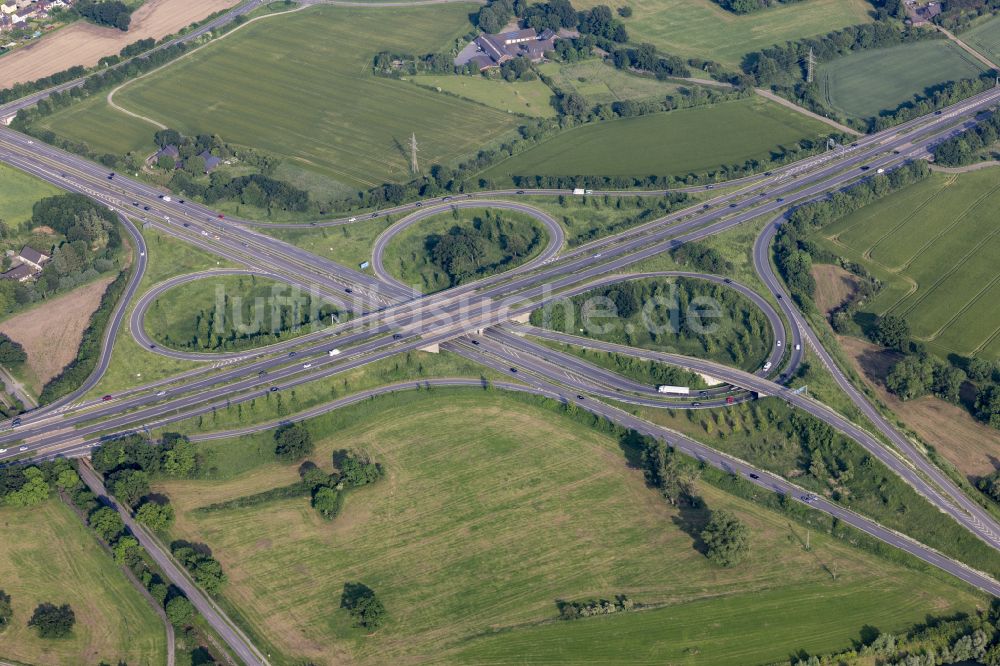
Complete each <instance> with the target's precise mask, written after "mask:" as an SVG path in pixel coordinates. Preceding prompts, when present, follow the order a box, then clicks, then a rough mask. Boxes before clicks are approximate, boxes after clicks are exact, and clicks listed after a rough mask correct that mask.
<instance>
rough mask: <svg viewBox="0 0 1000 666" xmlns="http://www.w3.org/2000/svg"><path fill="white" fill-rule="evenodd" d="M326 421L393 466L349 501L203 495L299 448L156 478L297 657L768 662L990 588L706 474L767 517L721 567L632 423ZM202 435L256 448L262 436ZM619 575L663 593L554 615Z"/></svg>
mask: <svg viewBox="0 0 1000 666" xmlns="http://www.w3.org/2000/svg"><path fill="white" fill-rule="evenodd" d="M375 413H377V414H378V415H379V418H378V420H377V421H375V420H372V419H371V416H372V415H373V414H375ZM470 422H473V423H477V424H479V425H478V426H477V431H476V432H475V433H474V434H470V433H469V430H468V428H467V427H466V426H467V424H468V423H470ZM309 427H310V429H311V430H312V431H313V432H314V433H315V434H316V435H317V440H318V441H317V447H316V451H315V452H314V454H313V455H312V456H311V459H312V460H314V461H316V462H317V463H318V464H319V465H320V466H321V467H322V468H324V469H326V470H329V469H331V462H330V461H331V454H332V452H333V451H334V450H336V449H340V448H342V447H344V446H345V445H347V446H350V447H353V448H355V449H359V450H363V451H366V452H368V453H369V454H370V455H371V456H372V457H373V459H374V460H376V461H378V462H380V463H381V464H383V465H384V466H385V469H386V470H387V478H385V479H384V480H382V481H379V482H378V483H376V484H374V485H372V486H368V487H365V488H362V489H359V490H356V491H352V493H351V494H350V495H349V496H348V498H347V502H346V504H345V506H344V509H343V511H342V513H341V514H340V515H339V516H338V517H337V518H336V519H335V520H334V521H333V522H326V521H323V520H322V519H321V518H320V517H319V516H318V515H317V513H316V512H315V511H314V510H313V509H312V508H311V507H309V505H308V501H307V500H306V499H305V498H296V499H290V500H281V501H277V502H273V503H270V504H266V505H259V506H256V507H253V508H246V509H238V510H224V511H217V512H210V513H199V512H195V511H194V510H195V509H196V508H198V507H201V506H205V505H208V504H211V503H214V502H219V501H223V500H227V499H233V498H236V497H241V496H244V495H247V494H251V493H256V492H260V491H263V490H266V489H269V488H272V487H276V486H279V485H284V484H287V483H290V482H292V481H294V480H296V478H297V472H296V470H297V464H278V463H274V462H261V463H260V464H258V465H257V466H256V467H253V468H250V469H244V471H243V473H241V474H239V475H236V476H230V475H228V474H227V473H226V471H225V470H224V469H220V470H217V472H218V474H217V475H216V476H217V477H218V478H214V479H206V480H195V481H170V482H161V483H158V484H156V488H155V489H156V490H158V491H161V492H164V493H166V494H167V495H169V496H170V498H171V500H172V502H173V504H174V505H175V507H177V510H178V520H177V524H176V526H175V528H174V530H173V532H174V533H173V535H172V536H175V537H177V538H185V539H189V540H194V541H199V542H204V543H207V544H209V545H210V546H211V548H212V551H213V554H214V556H215V557H217V558H218V559H219V560H220V561H221V562H222V565H223V567H224V569H225V570H226V572H227V574H228V576H229V582H227V583H226V587H225V588H224V590H223V595H224V602H225V604H226V605H227V607H236V608H238V609H239V611H240V615H241V616H242V618H243V621H244V623H245V624H247V625H248V626H249V628H250V630H251V633H252V634H253V635H254V636H256V637H257V638H258V642H259V644H261V645H262V646H264V647H266V649H267V650H268V651H269V652H271V653H272V654H275V655H282V657H283V658H282V659H279V661H283V662H292V661H297V660H303V659H308V660H312V661H314V662H315V663H317V664H329V663H334V662H344V661H355V662H359V663H387V662H394V663H399V662H404V661H417V660H423V659H427V658H431V657H433V660H435V661H445V662H454V663H470V662H479V663H483V662H496V661H498V660H500V661H504V662H510V661H518V662H531V663H539V662H551V661H561V662H571V663H572V662H576V663H579V662H581V661H593V660H595V659H596V660H608V659H612V658H613V659H621V658H627V659H630V660H632V661H637V662H639V661H647V662H648V661H656V662H658V663H663V662H672V663H678V662H686V661H688V660H690V659H691V655H694V654H698V655H699V656H700V659H703V660H705V662H706V663H713V664H716V663H718V664H747V663H768V662H773V661H779V660H784V659H787V658H788V655H789V654H793V653H795V654H798V653H799V651H800V650H802V651H806V652H825V651H829V650H834V649H840V648H846V647H849V646H850V644H851V642H852V641H856V640H858V638H859V632H860V631H861V630H862V627H864V626H865V625H866V624H870V623H871V622H872V618H877V620H878V628H879V629H880V630H882V631H896V632H898V631H901V630H904V629H905V628H906V627H908V626H910V625H912V624H913V623H915V622H919V621H923V620H924V619H925V617H926V616H927V615H928V614H930V615H935V616H939V615H947V614H950V613H954V612H959V611H964V612H971V610H972V608H973V607H974V605H975V604H976V603H981V600H980V597H979V596H978V595H976V594H973V593H970V592H969V591H967V590H966V589H965V588H963V587H960V586H958V585H956V584H953V583H951V582H946V581H945V580H944V579H942V578H938V577H936V576H931V575H927V574H923V573H918V572H916V571H913V570H909V569H906V568H903V567H900V566H898V565H895V564H892V563H890V562H888V561H886V560H881V559H878V558H876V557H874V556H872V555H869V554H867V553H864V552H862V551H858V550H855V549H853V548H851V547H849V546H847V545H846V544H844V543H842V542H837V541H833V540H831V539H829V538H827V537H826V536H825V535H823V534H820V533H816V532H814V533H813V534H812V535H811V549H810V550H808V551H807V550H806V549H805V548H804V547H803V545H804V539H805V529H804V528H803V527H800V526H798V525H796V524H792V523H790V522H789V520H788V519H787V518H786V517H782V516H778V515H776V514H773V513H771V512H770V511H768V510H766V509H763V508H762V507H759V506H757V505H754V504H751V503H749V502H746V501H743V500H738V499H735V498H734V497H732V496H729V495H727V494H724V493H722V492H720V491H718V490H716V489H714V488H712V487H710V486H707V485H705V484H700V485H699V488H698V492H699V494H700V495H701V496H702V497H703V499H704V500H705V502H706V504H707V506H709V507H711V508H713V509H719V508H726V509H729V510H731V511H734V512H735V513H737V514H738V515H739V516H740V518H741V519H742V520H744V521H745V522H746V523H747V524H748V525H749V526H750V528H751V530H752V535H753V536H752V540H753V541H752V550H751V555H750V558H749V560H748V561H747V562H746V563H744V564H742V565H740V566H738V567H736V568H734V569H728V570H721V569H718V568H715V567H714V566H712V565H710V564H709V563H708V562H707V560H706V559H705V558H704V556H703V555H701V554H700V553H699V552H698V551H697V550H696V549H695V548H694V547H693V542H692V538H691V536H689V534H688V532H687V531H690V530H692V529H699V527H698V526H700V525H701V524H703V521H704V520H705V513H704V511H703V510H685V511H683V512H678V511H677V510H675V509H672V508H670V507H669V506H668V505H667V504H666V503H665V502H664V501H663V500H662V499H661V498H660V497H659V496H658V495H657V493H655V492H654V491H652V490H650V489H649V488H647V487H646V486H645V483H644V481H643V477H642V474H641V473H640V472H639V471H638V470H635V469H633V468H630V467H629V466H628V464H627V461H626V456H625V454H624V453H623V451H622V448H621V446H622V445H621V444H620V443H619V441H618V440H617V439H616V438H613V437H610V436H608V435H605V434H601V433H598V432H597V431H595V430H593V429H591V428H589V427H585V426H583V425H580V424H578V423H577V422H575V421H573V420H571V419H569V418H568V417H565V416H561V415H556V414H554V413H553V412H552V411H550V410H548V409H544V408H542V407H539V406H536V405H533V404H526V403H525V402H522V401H520V400H518V399H516V398H514V397H511V396H506V395H503V394H500V393H493V392H484V391H482V390H464V391H460V390H445V389H433V390H431V391H428V392H420V393H411V394H399V395H395V396H390V397H388V398H384V399H378V400H376V401H374V402H369V403H365V404H362V405H357V406H355V407H352V408H348V409H347V410H344V411H341V412H337V413H334V414H331V415H328V416H325V417H321V418H319V419H317V420H315V421H313V422H312V423H310V424H309ZM265 437H267V436H266V435H261V436H258V437H257V445H259V444H260V443H262V442H263V441H264V438H265ZM202 446H203V447H206V451H205V452H206V453H207V454H208V455H209V456H210V457H212V456H213V454H212V452H213V451H218V452H220V453H222V452H225V453H224V456H225V457H229V458H232V459H233V460H237V459H239V458H245V457H246V456H241V455H240V451H242V450H244V449H245V448H246V447H249V449H250V450H251V456H252V449H253V447H254V446H255V440H253V439H248V440H235V441H220V442H213V443H210V444H205V445H202ZM237 464H242V461H240V462H239V463H237ZM622 516H628V520H622ZM686 530H687V531H686ZM386 553H392V556H391V557H387V556H386ZM348 581H361V582H363V583H364V584H366V585H368V586H370V587H371V588H372V589H374V590H376V592H377V594H378V596H379V598H380V599H382V600H383V602H384V604H385V606H386V609H387V612H388V622H387V624H386V625H385V626H384V627H382V628H381V629H380V630H379V631H378V632H375V633H373V634H369V635H365V634H364V633H363V632H361V631H360V630H357V629H351V628H350V626H349V625H350V622H349V620H348V618H347V617H346V615H345V614H344V612H343V611H339V610H338V609H337V605H338V599H339V597H340V594H341V591H342V589H343V587H344V584H345V582H348ZM616 594H627V595H628V596H629V597H630V598H631V599H634V600H635V601H637V602H639V603H643V604H648V605H651V606H656V607H657V608H656V609H655V610H648V611H641V612H635V613H630V614H627V615H622V616H619V617H614V618H594V619H585V620H579V621H576V622H559V621H553V620H554V619H555V618H556V617H557V616H558V611H557V608H556V604H555V602H556V600H558V599H566V600H580V601H583V600H587V599H590V598H593V597H598V598H601V597H603V598H613V597H614V595H616ZM802 608H808V609H809V612H808V613H803V612H801V609H802ZM720 618H721V619H720ZM761 627H766V628H767V631H766V632H762V631H761V630H760V629H761ZM638 635H642V636H643V639H642V640H638V639H635V637H636V636H638ZM612 655H613V656H612Z"/></svg>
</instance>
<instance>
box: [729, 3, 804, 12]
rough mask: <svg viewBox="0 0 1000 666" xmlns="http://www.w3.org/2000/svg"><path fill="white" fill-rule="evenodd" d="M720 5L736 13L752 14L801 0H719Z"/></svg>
mask: <svg viewBox="0 0 1000 666" xmlns="http://www.w3.org/2000/svg"><path fill="white" fill-rule="evenodd" d="M717 2H718V3H719V6H720V7H722V8H723V9H726V10H729V11H731V12H732V13H734V14H750V13H753V12H756V11H759V10H761V9H764V8H766V7H773V6H774V5H778V4H787V3H791V2H799V0H717Z"/></svg>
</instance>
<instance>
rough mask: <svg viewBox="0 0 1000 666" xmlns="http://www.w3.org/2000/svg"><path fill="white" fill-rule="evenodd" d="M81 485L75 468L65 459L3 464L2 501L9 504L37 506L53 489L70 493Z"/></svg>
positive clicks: (0, 484) (0, 486)
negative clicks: (25, 463)
mask: <svg viewBox="0 0 1000 666" xmlns="http://www.w3.org/2000/svg"><path fill="white" fill-rule="evenodd" d="M79 485H80V480H79V477H78V476H77V474H76V471H75V470H74V469H73V468H72V467H71V465H70V464H69V462H68V461H67V460H65V459H58V460H54V461H50V462H40V463H37V464H35V465H29V466H23V465H8V466H6V467H0V503H3V504H6V505H8V506H16V507H29V506H36V505H38V504H41V503H42V502H44V501H45V500H46V499H48V498H49V496H50V494H51V492H52V489H53V488H57V489H59V490H65V491H67V492H71V491H73V490H75V489H76V488H78V487H79Z"/></svg>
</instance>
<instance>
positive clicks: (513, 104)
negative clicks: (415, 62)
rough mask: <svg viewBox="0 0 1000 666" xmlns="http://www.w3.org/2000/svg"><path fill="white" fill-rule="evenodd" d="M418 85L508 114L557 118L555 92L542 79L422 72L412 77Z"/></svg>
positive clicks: (411, 79)
mask: <svg viewBox="0 0 1000 666" xmlns="http://www.w3.org/2000/svg"><path fill="white" fill-rule="evenodd" d="M408 80H410V81H412V82H413V83H416V84H417V85H420V86H424V87H427V88H433V89H435V90H437V91H439V92H444V93H451V94H452V95H458V96H459V97H464V98H466V99H470V100H472V101H473V102H479V103H480V104H483V105H485V106H488V107H491V108H494V109H499V110H500V111H504V112H505V113H520V114H523V115H526V116H534V117H536V118H554V117H555V116H556V110H555V107H553V106H552V104H551V103H550V100H551V98H552V91H551V90H550V89H549V87H548V86H547V85H545V84H544V83H542V82H541V81H540V80H539V79H535V80H534V81H505V80H503V79H488V78H486V77H484V76H456V75H454V74H420V75H418V76H414V77H412V78H410V79H408Z"/></svg>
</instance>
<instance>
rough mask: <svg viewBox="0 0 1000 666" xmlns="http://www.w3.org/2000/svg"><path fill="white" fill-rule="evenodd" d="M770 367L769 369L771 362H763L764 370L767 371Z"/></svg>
mask: <svg viewBox="0 0 1000 666" xmlns="http://www.w3.org/2000/svg"><path fill="white" fill-rule="evenodd" d="M770 369H771V362H770V361H768V362H767V363H765V364H764V372H767V371H768V370H770Z"/></svg>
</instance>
